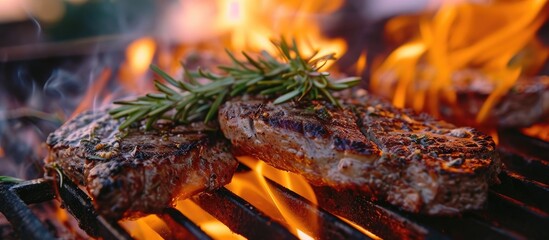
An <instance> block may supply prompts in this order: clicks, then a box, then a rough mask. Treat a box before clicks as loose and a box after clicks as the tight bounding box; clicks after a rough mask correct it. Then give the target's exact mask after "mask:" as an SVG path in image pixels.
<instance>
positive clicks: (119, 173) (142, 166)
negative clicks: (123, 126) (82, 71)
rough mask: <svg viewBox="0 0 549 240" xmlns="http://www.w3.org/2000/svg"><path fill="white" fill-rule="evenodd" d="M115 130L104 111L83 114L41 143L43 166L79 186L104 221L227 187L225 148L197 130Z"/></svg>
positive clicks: (230, 162)
mask: <svg viewBox="0 0 549 240" xmlns="http://www.w3.org/2000/svg"><path fill="white" fill-rule="evenodd" d="M119 125H120V122H119V121H117V120H113V119H112V118H111V117H110V116H109V114H108V113H106V112H105V111H98V112H86V113H83V114H81V115H79V116H77V117H76V118H74V119H72V120H70V121H68V122H67V123H65V124H64V125H63V126H62V127H61V128H59V129H58V130H57V131H55V132H54V133H52V134H51V135H50V136H49V137H48V140H47V144H48V145H49V147H50V154H49V156H48V158H47V159H46V161H47V162H48V164H50V165H52V164H55V165H57V166H59V167H60V168H61V169H62V170H63V172H64V173H65V174H66V175H67V176H68V177H69V178H70V179H71V180H72V181H74V182H77V183H79V184H80V185H82V186H85V187H86V189H87V191H88V193H89V194H90V196H91V197H92V198H93V199H94V203H95V206H96V208H97V210H98V212H99V213H101V214H103V215H104V216H107V217H112V218H116V219H118V218H127V217H138V216H142V215H144V214H148V213H157V212H160V211H162V210H163V209H164V208H166V207H169V206H171V205H172V204H173V203H174V199H176V198H186V197H189V196H191V195H193V194H196V193H198V192H201V191H212V190H214V189H217V188H219V187H221V186H223V185H225V184H227V183H229V182H230V180H231V177H232V175H233V173H234V171H235V169H236V166H237V161H236V159H235V158H234V157H233V156H232V154H230V153H229V149H228V142H227V141H226V140H225V139H224V138H223V136H221V135H220V134H218V133H216V132H212V131H211V130H208V128H207V126H205V125H203V124H198V123H197V124H194V125H191V126H188V127H184V126H176V127H174V126H172V125H171V124H170V123H159V124H157V125H156V126H155V128H156V129H155V130H153V131H144V130H141V129H138V128H131V129H129V130H128V131H125V132H121V131H119V130H118V126H119Z"/></svg>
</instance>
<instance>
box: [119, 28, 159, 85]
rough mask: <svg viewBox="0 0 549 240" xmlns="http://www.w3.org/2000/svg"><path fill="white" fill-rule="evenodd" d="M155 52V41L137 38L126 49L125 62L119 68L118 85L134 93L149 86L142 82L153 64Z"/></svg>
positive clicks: (149, 38)
mask: <svg viewBox="0 0 549 240" xmlns="http://www.w3.org/2000/svg"><path fill="white" fill-rule="evenodd" d="M155 52H156V41H155V40H154V39H153V38H151V37H143V38H139V39H137V40H135V41H133V42H132V43H130V45H129V46H128V48H127V49H126V62H124V63H123V64H122V66H121V67H120V71H119V73H118V77H119V78H120V84H121V85H122V86H123V87H124V88H125V89H127V90H131V91H133V92H134V93H139V92H141V91H144V90H145V89H146V87H148V85H149V84H147V82H150V81H143V80H146V79H145V78H144V76H145V75H146V73H147V71H148V70H149V65H151V63H152V62H153V58H154V54H155Z"/></svg>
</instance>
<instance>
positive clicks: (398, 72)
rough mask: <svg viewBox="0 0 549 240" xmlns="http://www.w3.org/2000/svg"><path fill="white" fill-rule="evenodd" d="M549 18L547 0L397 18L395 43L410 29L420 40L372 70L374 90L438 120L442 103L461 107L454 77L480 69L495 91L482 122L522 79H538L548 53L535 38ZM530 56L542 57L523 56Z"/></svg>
mask: <svg viewBox="0 0 549 240" xmlns="http://www.w3.org/2000/svg"><path fill="white" fill-rule="evenodd" d="M548 14H549V11H548V4H547V1H545V0H527V1H488V2H487V3H471V2H469V3H457V4H454V3H449V4H445V5H442V6H441V7H440V8H439V9H438V10H437V11H436V12H435V13H425V14H423V15H421V16H419V17H418V18H413V17H409V16H403V17H397V18H395V19H392V20H391V21H390V22H389V23H388V24H387V31H388V33H389V35H390V37H391V36H392V37H394V38H393V40H394V41H401V39H404V37H403V32H405V31H409V29H416V32H415V34H416V36H415V37H413V39H412V40H410V41H409V42H407V43H404V44H403V45H401V46H400V47H398V48H397V49H395V50H394V51H393V52H392V53H391V54H390V55H389V56H388V57H387V58H386V59H385V61H384V62H383V63H382V64H381V65H380V66H379V67H378V68H377V69H375V71H373V75H372V81H371V89H372V91H373V92H375V93H377V94H380V95H383V96H386V97H390V98H392V99H393V103H394V104H395V105H396V106H398V107H405V106H406V107H413V108H414V109H415V110H417V111H422V110H427V111H429V112H430V113H432V114H434V115H438V114H439V111H440V106H439V102H440V101H443V102H447V103H449V104H450V105H454V104H456V101H457V100H456V93H455V90H454V86H453V83H452V81H453V78H454V77H455V76H454V73H456V72H457V71H459V70H465V69H476V70H478V71H480V72H482V73H483V74H484V75H486V76H487V79H489V80H488V81H490V82H488V83H486V84H487V85H491V86H493V88H494V89H493V91H492V92H491V94H490V95H489V96H488V98H487V99H486V101H485V102H484V104H483V105H482V107H481V109H480V111H479V112H478V114H477V116H476V121H477V122H478V123H482V122H483V121H484V120H486V118H487V116H488V113H489V112H490V110H491V109H492V107H493V106H494V105H495V104H497V103H498V101H499V99H500V98H501V97H502V96H504V95H505V94H506V93H507V92H508V91H509V90H510V89H511V88H512V87H513V85H514V84H515V82H516V81H517V80H518V79H519V78H520V77H522V76H525V75H528V74H535V72H537V70H538V68H539V66H541V64H542V63H543V62H545V61H546V59H547V52H548V51H549V49H547V48H546V47H543V46H541V45H540V44H538V43H537V40H536V39H535V34H536V31H537V30H538V29H539V28H540V26H541V25H542V24H543V23H544V22H545V21H546V20H547V17H548ZM528 52H535V53H536V54H537V57H528V59H525V57H521V56H522V55H525V54H526V53H528ZM538 53H539V54H538Z"/></svg>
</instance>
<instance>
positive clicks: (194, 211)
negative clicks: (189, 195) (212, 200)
mask: <svg viewBox="0 0 549 240" xmlns="http://www.w3.org/2000/svg"><path fill="white" fill-rule="evenodd" d="M176 209H177V210H179V211H180V212H182V213H183V214H184V215H185V216H187V217H188V218H189V219H191V220H192V221H193V222H194V223H196V224H197V225H198V226H200V228H201V229H202V230H203V231H204V232H206V234H208V235H209V236H211V237H213V238H214V239H245V238H244V237H242V236H241V235H238V234H236V233H233V232H232V231H231V230H230V229H229V228H228V227H227V226H225V225H224V224H223V223H222V222H220V221H219V220H217V219H215V218H214V217H213V216H212V215H210V214H209V213H208V212H206V211H204V210H202V208H200V207H199V206H198V205H196V204H195V203H194V202H192V201H191V200H190V199H186V200H180V201H178V202H177V205H176Z"/></svg>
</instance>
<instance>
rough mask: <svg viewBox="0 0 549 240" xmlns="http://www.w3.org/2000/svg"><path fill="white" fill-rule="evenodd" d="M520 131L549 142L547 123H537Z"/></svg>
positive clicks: (548, 126)
mask: <svg viewBox="0 0 549 240" xmlns="http://www.w3.org/2000/svg"><path fill="white" fill-rule="evenodd" d="M521 131H522V133H524V134H526V135H528V136H531V137H535V138H538V139H541V140H543V141H546V142H549V123H539V124H535V125H533V126H531V127H528V128H524V129H522V130H521Z"/></svg>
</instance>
